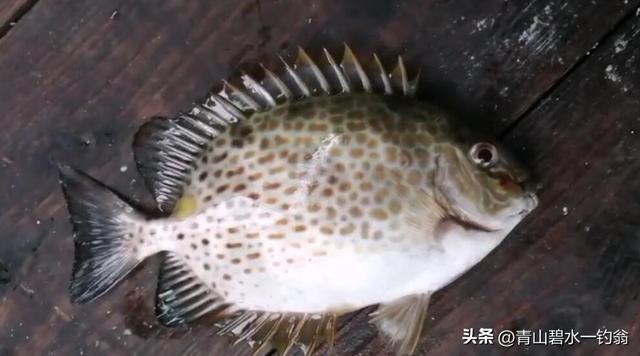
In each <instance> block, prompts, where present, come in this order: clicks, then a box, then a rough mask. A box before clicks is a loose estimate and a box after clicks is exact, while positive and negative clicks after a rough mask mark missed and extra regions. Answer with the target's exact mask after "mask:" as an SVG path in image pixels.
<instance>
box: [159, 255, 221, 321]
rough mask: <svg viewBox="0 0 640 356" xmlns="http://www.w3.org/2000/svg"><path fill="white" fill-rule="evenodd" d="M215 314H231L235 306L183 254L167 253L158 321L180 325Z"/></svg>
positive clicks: (160, 284) (163, 266)
mask: <svg viewBox="0 0 640 356" xmlns="http://www.w3.org/2000/svg"><path fill="white" fill-rule="evenodd" d="M213 313H216V314H218V315H223V314H231V313H233V307H232V306H231V305H229V304H227V303H225V302H224V300H223V299H222V298H221V297H220V296H219V295H217V294H216V292H215V291H214V290H213V288H211V287H210V286H207V285H206V284H204V283H203V282H202V281H201V280H200V278H198V277H197V276H196V275H195V274H194V273H193V271H192V270H191V269H190V268H189V267H188V266H187V265H186V264H185V263H184V261H182V259H181V258H180V257H178V256H177V255H174V254H167V255H166V257H165V259H164V261H163V262H162V266H161V267H160V276H159V279H158V288H157V290H156V315H157V317H158V320H160V322H161V323H163V324H164V325H166V326H177V325H181V324H183V323H187V322H191V321H193V320H197V319H199V318H200V317H202V316H204V315H211V314H213Z"/></svg>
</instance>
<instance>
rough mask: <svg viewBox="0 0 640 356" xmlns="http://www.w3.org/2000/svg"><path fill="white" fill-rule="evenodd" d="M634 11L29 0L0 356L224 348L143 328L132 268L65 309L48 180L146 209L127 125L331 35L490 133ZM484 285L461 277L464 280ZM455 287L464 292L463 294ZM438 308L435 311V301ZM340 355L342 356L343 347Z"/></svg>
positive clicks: (6, 175) (147, 321)
mask: <svg viewBox="0 0 640 356" xmlns="http://www.w3.org/2000/svg"><path fill="white" fill-rule="evenodd" d="M638 3H639V1H628V2H627V3H626V4H625V3H623V2H611V1H601V2H584V1H579V0H574V1H569V2H565V3H559V2H556V1H551V0H549V1H534V2H531V3H529V4H522V3H520V4H517V3H516V2H503V1H501V0H500V1H498V0H492V1H485V2H482V4H480V3H479V2H477V1H470V0H457V1H450V2H444V3H443V2H427V3H426V4H425V3H424V2H421V1H411V2H400V3H388V2H383V1H380V2H375V3H372V2H349V3H345V2H341V1H327V2H322V3H312V4H311V5H307V4H305V5H302V4H298V3H297V2H293V1H284V2H266V1H262V2H254V1H247V2H243V3H240V4H238V3H237V2H235V1H221V2H217V3H216V6H211V5H210V2H208V1H204V0H202V1H192V2H181V1H167V2H163V4H161V5H158V4H157V3H156V2H152V1H138V2H126V3H116V2H109V1H101V2H95V1H72V0H67V1H57V2H53V1H50V0H41V1H40V2H39V3H38V6H36V7H34V9H33V10H32V11H31V12H30V13H29V15H28V16H26V17H25V18H24V19H23V20H22V21H21V26H19V28H16V29H14V30H13V31H12V32H11V34H10V36H7V37H5V38H4V39H2V40H1V41H0V53H2V54H3V55H2V56H0V83H2V85H0V98H2V100H0V112H2V113H3V115H2V117H1V118H0V120H2V127H3V131H2V134H1V135H2V140H1V141H0V152H2V157H0V158H2V169H1V170H0V182H1V183H2V186H4V187H8V189H7V190H4V191H2V192H0V206H2V207H3V208H4V209H3V211H2V212H1V213H0V214H1V215H0V226H3V228H4V229H3V230H2V232H0V240H2V241H3V244H0V264H2V265H3V266H4V268H6V269H7V270H8V272H7V273H5V275H7V278H10V279H11V282H10V283H5V284H4V285H0V293H2V294H3V297H2V298H3V299H2V300H3V303H2V305H1V306H0V326H2V328H3V330H9V331H10V332H9V333H8V334H3V335H0V354H2V352H3V351H7V352H15V353H16V354H19V355H21V354H25V355H26V354H47V353H49V352H56V353H60V354H74V353H79V352H80V351H82V352H86V353H92V354H96V353H98V354H110V355H118V354H123V355H124V354H131V353H139V354H149V353H152V352H157V351H159V350H162V351H163V352H166V353H180V352H182V351H184V350H185V349H188V350H187V351H189V352H194V353H195V352H197V351H198V350H207V351H208V352H209V353H212V352H213V353H221V352H222V351H221V350H223V349H224V350H225V352H231V351H228V350H229V349H228V348H226V347H225V346H224V345H222V344H221V343H219V342H218V341H219V339H217V338H208V337H204V336H203V335H205V334H206V333H207V332H208V330H206V329H197V330H195V331H191V332H189V333H187V332H185V331H184V330H177V331H169V330H166V329H162V328H160V327H158V326H157V324H155V321H154V318H153V308H152V299H153V296H152V291H153V284H154V277H153V268H147V269H141V270H140V271H139V272H138V273H137V274H136V275H135V276H133V277H132V278H130V279H128V280H127V281H126V282H125V283H124V284H123V285H122V286H120V287H119V288H118V289H117V290H116V291H115V292H114V293H111V294H109V295H108V296H105V297H104V298H103V299H102V300H101V301H100V302H96V303H94V304H92V305H90V306H83V307H78V306H71V305H69V303H68V295H67V292H66V286H67V284H68V278H69V275H70V268H71V259H72V246H71V240H70V227H69V224H68V222H67V219H68V217H67V214H66V212H65V209H64V205H63V202H62V197H61V194H60V192H59V188H58V186H57V182H56V178H55V177H56V169H55V165H56V163H57V162H58V161H65V162H69V163H71V164H73V165H75V166H78V167H81V168H83V169H86V170H89V171H91V172H92V173H93V174H94V175H96V176H98V177H100V178H101V179H103V180H105V181H106V182H107V183H108V184H110V185H113V186H115V187H117V188H118V189H119V190H120V191H122V192H124V193H125V194H127V195H129V196H133V197H134V198H136V199H140V200H142V201H143V203H145V202H146V203H147V204H148V203H149V196H148V193H146V192H145V188H144V187H142V185H141V183H140V178H139V176H138V175H137V173H135V170H134V169H133V164H132V161H131V153H130V142H131V137H132V135H133V133H134V132H135V129H136V127H137V126H138V125H139V124H140V123H141V122H142V121H143V120H145V119H146V118H148V117H149V116H152V115H157V114H160V115H167V116H169V115H173V114H175V113H176V112H177V111H179V110H180V109H181V108H185V107H187V105H188V103H189V102H191V101H193V100H194V99H196V98H200V97H202V96H203V95H204V93H206V91H207V90H208V89H209V88H210V87H211V86H212V85H213V83H215V82H216V81H217V80H218V79H219V78H222V77H224V76H226V75H228V74H229V73H230V72H231V71H232V70H233V69H234V68H236V67H237V66H238V65H239V64H240V63H243V62H245V63H255V62H257V61H258V60H261V59H263V60H264V59H265V58H269V57H272V56H273V54H275V53H277V52H279V51H285V52H288V53H291V51H292V49H293V47H294V46H295V45H297V44H302V45H305V46H307V47H310V48H311V51H312V52H314V53H317V51H318V48H319V46H320V45H322V44H328V46H329V47H331V48H339V44H340V43H341V42H342V41H347V42H349V43H352V44H353V45H354V47H355V48H356V49H357V51H358V52H359V53H366V52H371V51H373V50H378V51H380V52H381V53H382V54H383V57H384V58H386V60H387V61H388V60H389V59H391V58H392V54H397V53H404V54H405V55H406V56H407V57H408V58H409V59H410V62H411V63H412V64H413V66H415V67H417V66H418V65H419V66H420V67H421V68H422V71H423V73H424V78H425V79H424V81H423V82H424V83H425V84H428V85H426V86H425V90H424V93H423V94H424V95H425V96H427V97H431V98H433V99H434V100H436V101H437V102H440V103H464V104H465V110H461V111H463V112H466V113H475V114H476V115H475V116H477V117H478V118H484V117H488V116H492V117H494V120H493V121H491V120H488V121H486V123H487V125H488V126H492V127H494V128H495V129H496V130H499V129H501V128H503V127H505V126H506V125H508V124H509V123H510V122H513V120H515V119H516V118H517V117H518V116H519V115H520V114H521V113H522V112H524V111H525V110H526V108H527V107H529V105H531V103H533V102H534V101H535V100H536V98H538V96H540V95H541V94H542V93H543V92H545V91H546V90H547V89H548V88H549V87H550V86H552V85H553V84H554V83H555V82H556V81H557V80H558V79H559V78H560V77H561V76H562V74H563V73H564V72H565V71H567V70H568V69H569V68H570V67H571V66H572V64H573V63H575V62H576V60H577V59H578V58H580V57H581V56H582V55H584V53H586V52H587V51H588V50H589V49H590V48H591V47H592V46H593V45H594V43H596V41H598V40H599V39H600V38H601V37H602V36H603V35H604V34H605V33H607V32H608V31H609V30H610V29H611V28H612V27H613V26H614V24H615V23H616V22H617V21H618V20H619V19H620V18H621V17H622V16H623V15H624V14H625V13H627V12H628V11H629V10H630V9H632V7H633V6H635V5H637V4H638ZM389 4H392V5H389ZM282 14H286V16H283V15H282ZM457 106H461V105H457ZM121 167H126V168H127V170H126V171H124V172H122V171H123V170H124V169H121ZM498 261H500V259H498ZM147 267H151V266H147ZM7 278H5V279H7ZM484 278H485V276H483V275H479V274H475V275H472V277H469V282H467V283H471V284H473V283H476V282H477V281H483V280H484ZM465 280H467V279H465ZM476 286H477V285H476ZM458 288H460V289H459V291H460V293H462V292H469V290H468V289H466V288H464V285H463V286H462V287H458ZM462 295H465V294H459V297H458V298H459V299H461V298H462V297H461V296H462ZM439 303H440V304H438V303H437V304H436V312H437V311H438V309H437V308H438V305H443V304H442V303H444V301H443V300H442V299H441V300H440V302H439ZM456 303H457V302H452V304H446V308H450V307H451V306H453V305H456ZM440 308H442V307H440ZM356 318H358V320H365V318H363V317H362V315H358V316H356ZM449 330H454V329H453V328H450V329H449ZM351 331H352V332H353V333H352V334H351V333H350V334H347V336H346V337H348V338H349V340H350V342H351V343H350V344H349V345H350V346H349V347H351V348H352V349H354V350H356V349H358V347H359V346H358V343H357V342H356V340H362V341H363V342H369V341H370V340H371V338H370V337H369V338H367V337H365V336H367V335H372V333H371V330H370V329H367V328H366V327H361V328H360V329H358V330H351ZM351 331H350V332H351ZM129 334H131V335H129ZM363 335H364V336H363ZM429 335H433V334H429ZM194 337H195V338H196V339H197V342H196V343H192V342H191V339H192V338H194ZM456 337H458V336H456ZM427 340H429V336H428V339H427ZM458 341H459V340H456V342H455V343H453V341H449V343H450V344H451V345H453V346H455V345H458V344H459V343H458ZM193 345H195V346H193ZM341 345H342V350H345V347H346V346H345V345H347V344H345V343H342V344H341ZM354 345H355V346H354ZM373 345H378V346H379V345H381V344H379V343H378V344H375V343H374V344H373ZM372 347H373V346H372ZM2 348H4V349H2ZM190 348H193V349H190ZM235 352H238V353H243V352H246V349H245V348H239V349H235Z"/></svg>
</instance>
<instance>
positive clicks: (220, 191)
mask: <svg viewBox="0 0 640 356" xmlns="http://www.w3.org/2000/svg"><path fill="white" fill-rule="evenodd" d="M227 188H229V185H227V184H223V185H221V186H219V187H218V188H217V189H216V193H218V194H219V193H222V192H224V191H225V190H227Z"/></svg>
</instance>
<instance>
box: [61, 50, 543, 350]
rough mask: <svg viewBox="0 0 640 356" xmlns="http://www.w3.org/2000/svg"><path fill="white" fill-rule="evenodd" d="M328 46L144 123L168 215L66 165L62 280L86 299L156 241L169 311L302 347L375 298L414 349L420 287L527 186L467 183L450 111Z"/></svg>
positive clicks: (439, 278) (497, 230) (511, 221)
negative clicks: (65, 275)
mask: <svg viewBox="0 0 640 356" xmlns="http://www.w3.org/2000/svg"><path fill="white" fill-rule="evenodd" d="M325 53H326V52H325ZM326 54H327V61H328V66H327V67H326V68H324V69H320V68H319V67H318V66H317V65H316V64H315V63H314V62H313V61H311V60H310V58H309V56H308V55H306V53H304V52H301V53H300V56H299V60H298V65H297V66H296V70H297V72H296V70H294V69H292V68H291V67H289V66H288V65H286V66H285V72H286V73H287V74H288V76H287V77H286V78H288V80H286V79H280V77H279V76H276V75H275V74H273V73H271V72H269V71H266V76H265V78H266V79H265V81H263V82H262V83H261V84H258V83H257V82H256V81H255V80H253V79H252V78H250V77H248V76H246V75H245V76H242V77H241V79H242V82H243V85H244V87H245V90H240V89H237V87H235V86H234V85H232V84H230V83H226V84H225V87H224V88H223V90H222V91H221V92H220V93H219V94H213V95H212V96H211V97H210V98H209V99H208V101H207V102H206V103H204V104H202V105H197V106H195V107H194V108H193V110H192V111H191V112H190V113H189V114H186V115H183V116H181V117H179V118H178V119H173V120H165V119H153V120H152V121H150V122H149V123H148V124H146V125H144V126H143V127H142V128H141V130H140V132H139V134H138V135H137V138H136V143H135V150H136V158H137V160H138V163H139V166H140V170H141V173H142V174H143V175H144V176H145V178H146V179H147V182H148V184H149V186H150V187H151V188H152V190H153V191H154V193H155V196H156V200H157V201H158V205H159V208H160V209H161V210H164V211H170V212H171V215H170V216H168V217H166V218H163V219H154V220H149V219H146V218H144V217H143V216H142V215H141V214H139V213H137V212H134V211H132V210H131V209H130V208H128V206H126V205H125V204H124V203H123V202H121V201H120V200H116V198H115V197H112V196H110V194H111V193H110V192H107V191H105V190H104V189H103V188H101V187H100V188H101V189H102V190H99V189H98V187H94V186H92V184H95V183H93V182H90V181H89V180H86V179H84V178H83V177H82V176H81V175H80V174H78V173H74V172H73V171H71V170H69V169H64V170H63V187H64V188H65V192H66V193H67V199H68V201H69V208H70V211H71V214H72V219H73V222H74V225H75V227H76V231H77V232H78V234H77V235H76V246H77V248H78V251H79V252H78V253H77V261H76V265H75V267H74V282H73V284H72V296H73V297H74V298H75V299H77V300H79V301H81V302H82V301H88V300H91V299H93V298H95V297H97V296H99V295H100V294H102V293H104V292H105V291H106V290H108V288H110V287H111V286H112V285H113V284H115V282H117V280H119V279H120V278H123V277H124V275H126V273H127V272H128V271H129V270H130V269H131V268H133V267H134V266H135V265H136V264H137V263H139V262H140V261H142V260H144V259H145V258H147V257H149V256H151V255H154V254H156V253H159V252H165V253H167V256H166V259H165V262H164V264H163V266H162V270H161V275H160V282H159V283H160V284H159V287H158V303H157V304H158V310H159V317H160V320H162V321H163V322H165V323H167V324H169V325H174V324H179V323H183V322H188V321H192V320H195V319H198V318H199V317H201V316H203V315H206V314H209V313H218V314H219V315H220V316H221V317H226V319H225V320H223V322H221V323H220V326H221V327H222V330H221V332H222V333H229V334H232V335H235V336H236V337H237V338H238V339H239V340H256V341H257V344H258V346H262V345H264V344H265V342H266V341H269V340H272V341H276V343H277V342H278V340H280V342H281V343H283V345H284V346H283V350H282V351H283V352H285V353H286V352H287V351H288V350H289V349H290V348H291V347H292V345H293V344H295V343H298V344H299V345H300V346H302V347H303V350H304V351H306V352H308V353H311V352H312V351H313V348H314V347H315V346H317V344H318V342H320V341H322V340H325V341H330V340H332V330H333V327H334V320H335V317H336V316H339V315H342V314H344V313H347V312H351V311H354V310H358V309H360V308H363V307H365V306H369V305H373V304H378V303H380V304H382V306H381V307H380V309H379V311H378V312H377V314H376V315H375V316H374V317H373V321H374V322H375V323H376V324H377V325H378V326H379V327H380V328H381V329H382V331H383V332H385V333H386V334H387V335H388V336H390V337H391V339H392V341H393V342H394V343H397V344H399V347H398V351H399V353H410V352H412V350H413V349H414V348H415V344H416V342H417V338H418V336H419V334H420V330H421V326H422V322H423V319H424V316H425V313H426V308H427V304H428V300H429V296H430V295H431V294H432V293H433V292H435V291H437V290H439V289H440V288H442V287H443V286H445V285H446V284H448V283H450V282H451V281H452V280H454V279H455V278H457V277H458V276H459V275H460V274H462V273H463V272H465V271H466V270H467V269H469V268H470V267H471V266H473V265H474V264H476V263H477V262H478V261H480V260H481V259H482V258H483V257H484V256H485V255H486V254H488V253H489V252H490V251H491V250H492V249H493V248H494V247H496V246H497V245H498V244H499V243H500V242H501V241H502V239H503V238H504V237H505V236H506V234H507V233H508V232H509V231H510V230H511V229H512V228H513V227H514V226H515V224H517V223H518V222H519V221H520V219H522V217H524V215H526V213H528V212H529V211H530V210H531V209H533V207H535V197H534V196H533V195H532V194H531V193H528V192H525V191H523V190H521V189H520V190H518V189H519V188H517V187H516V188H513V187H509V189H497V190H496V189H494V190H492V191H491V194H490V193H488V192H487V191H484V190H483V189H474V188H473V184H476V185H478V186H480V187H482V186H483V184H485V185H486V184H490V183H487V182H489V181H488V180H487V179H488V178H486V177H484V175H483V173H479V172H480V171H474V170H473V169H471V168H466V169H458V168H456V167H458V166H465V165H468V163H463V161H466V160H467V157H466V153H465V152H464V151H462V150H461V147H463V146H461V145H460V143H459V132H460V130H464V129H463V128H462V127H460V123H458V122H457V121H456V120H454V119H453V118H451V117H450V116H448V115H447V114H445V113H444V112H442V111H440V110H438V109H437V108H435V107H433V106H431V105H429V104H426V103H424V102H420V101H418V100H415V99H413V98H412V97H411V96H410V95H406V96H390V95H389V94H391V93H392V92H393V90H394V89H395V90H396V91H398V90H399V91H400V92H401V93H404V94H411V92H412V91H413V89H414V87H413V86H414V85H415V83H412V82H409V81H408V80H407V76H406V71H405V70H404V65H403V64H402V62H401V61H400V62H399V65H398V67H397V69H396V70H395V71H394V72H393V73H392V75H390V76H389V75H387V74H386V72H385V71H384V69H383V68H382V66H381V65H380V62H379V61H378V60H377V57H375V59H376V63H377V64H378V66H379V70H380V76H379V80H378V81H377V82H376V81H371V80H370V79H369V78H368V76H367V75H366V73H365V70H364V69H363V68H362V66H361V65H360V64H359V63H358V62H357V60H355V57H354V56H353V54H352V53H351V51H350V50H348V49H347V51H346V52H345V57H344V59H343V62H342V65H341V67H338V66H337V65H335V62H334V61H333V59H332V57H331V56H330V55H328V53H326ZM326 73H333V74H334V75H333V77H331V76H329V75H328V74H326ZM394 73H395V82H393V83H392V81H391V80H390V79H394ZM283 78H284V77H283ZM267 79H270V82H268V81H267ZM269 83H270V84H271V86H269ZM287 83H288V84H287ZM314 85H315V86H314ZM358 86H360V90H354V88H357V87H358ZM376 86H377V87H378V90H376V89H375V87H376ZM335 87H337V88H341V89H342V93H340V94H335V95H329V93H330V92H331V90H332V88H335ZM296 92H297V96H301V97H302V99H294V97H295V96H296ZM271 93H275V94H273V95H272V94H271ZM469 167H471V166H469ZM495 174H498V175H500V179H499V181H500V184H501V185H505V183H504V182H505V179H506V178H505V177H509V178H512V179H511V180H507V181H508V182H510V183H513V182H512V181H517V182H516V183H519V180H516V179H515V178H514V177H515V174H513V173H512V172H507V171H505V170H504V169H503V170H502V171H500V172H497V173H495ZM457 181H462V182H463V184H458V183H456V182H457ZM470 182H473V184H470ZM96 191H98V192H99V193H95V192H96ZM514 192H516V193H517V199H516V198H514V195H516V193H514ZM460 197H471V198H470V199H471V200H465V199H461V198H460ZM96 199H99V200H100V204H102V206H98V207H97V208H96V207H95V206H96V205H99V204H93V205H91V203H94V202H93V201H92V200H96ZM468 201H472V202H476V201H480V202H481V203H478V204H470V203H468ZM514 201H515V203H514ZM478 206H481V207H482V209H480V210H482V211H479V208H478ZM87 208H89V209H87ZM83 209H84V210H83ZM505 209H506V210H507V213H505V214H502V211H504V210H505ZM476 210H478V211H476ZM512 210H516V211H517V214H516V213H513V211H512ZM498 211H499V212H501V214H502V215H500V214H498V213H495V212H498ZM489 213H491V214H489ZM494 213H495V214H494ZM482 214H485V215H487V216H489V215H491V216H494V215H496V216H499V217H500V219H497V220H495V221H494V220H491V219H485V220H482V219H480V220H482V221H478V220H479V219H478V216H481V217H482V216H483V215H482ZM496 221H497V222H496ZM101 244H102V245H105V246H107V247H106V248H102V249H100V250H99V251H98V250H95V249H96V246H98V245H101ZM86 246H89V247H86ZM87 248H89V249H94V250H93V251H89V252H91V253H94V254H96V255H95V256H90V257H89V258H88V259H86V258H85V257H83V256H82V255H83V254H86V253H84V251H85V250H86V249H87ZM78 256H79V258H80V259H78ZM83 258H85V259H83Z"/></svg>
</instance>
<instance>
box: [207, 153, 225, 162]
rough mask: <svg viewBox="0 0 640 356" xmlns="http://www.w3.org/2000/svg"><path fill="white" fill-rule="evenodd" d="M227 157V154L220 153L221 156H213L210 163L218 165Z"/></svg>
mask: <svg viewBox="0 0 640 356" xmlns="http://www.w3.org/2000/svg"><path fill="white" fill-rule="evenodd" d="M228 155H229V154H228V153H227V152H224V153H222V154H220V155H217V156H214V157H213V158H212V159H211V162H212V163H219V162H222V161H224V159H225V158H227V156H228Z"/></svg>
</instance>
